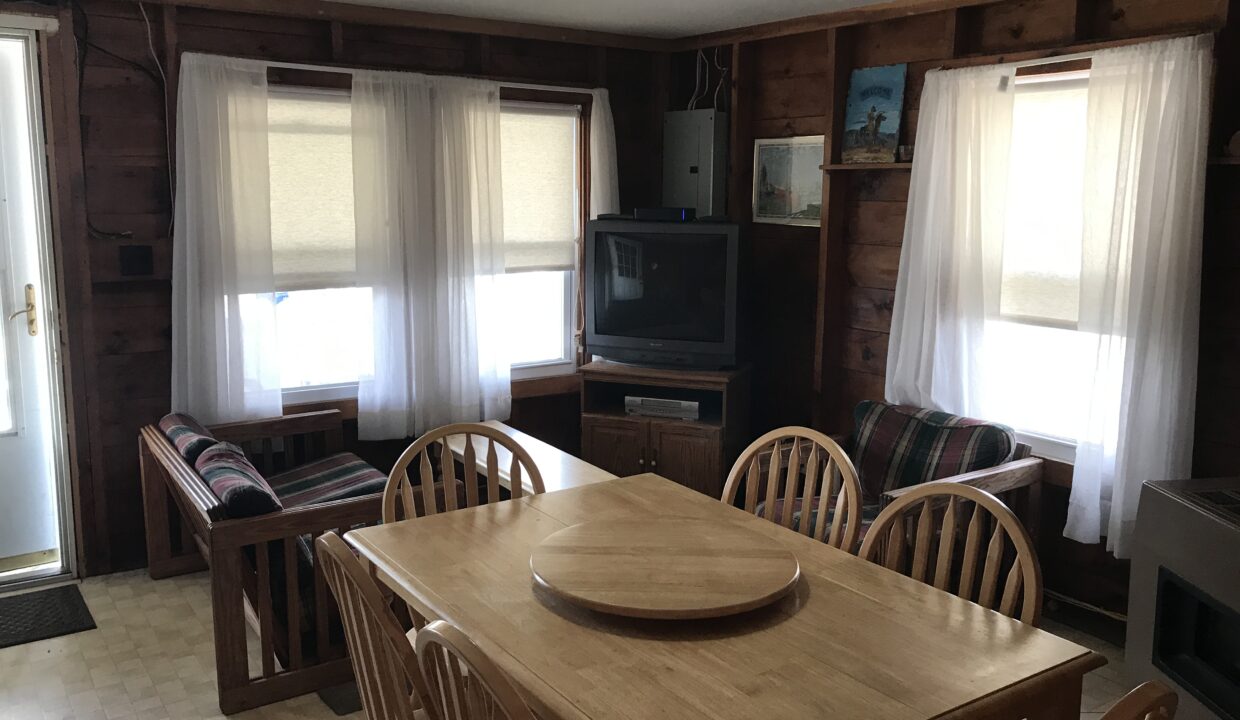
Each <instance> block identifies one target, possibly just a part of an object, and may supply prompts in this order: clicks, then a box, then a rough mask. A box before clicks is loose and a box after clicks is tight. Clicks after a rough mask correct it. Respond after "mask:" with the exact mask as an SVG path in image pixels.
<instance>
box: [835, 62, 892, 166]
mask: <svg viewBox="0 0 1240 720" xmlns="http://www.w3.org/2000/svg"><path fill="white" fill-rule="evenodd" d="M907 71H908V65H883V66H881V67H869V68H858V69H856V70H853V72H852V78H851V79H850V80H849V83H848V104H847V105H846V106H845V112H844V142H843V152H842V157H841V160H843V161H844V162H846V163H893V162H895V161H896V146H897V145H899V143H900V139H899V138H900V115H901V114H902V113H903V112H904V77H905V75H906V74H907Z"/></svg>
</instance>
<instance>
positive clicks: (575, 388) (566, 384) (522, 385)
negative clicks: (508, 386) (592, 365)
mask: <svg viewBox="0 0 1240 720" xmlns="http://www.w3.org/2000/svg"><path fill="white" fill-rule="evenodd" d="M579 392H581V376H580V375H578V374H577V373H569V374H566V375H552V376H550V377H542V378H529V379H526V380H513V381H512V399H513V400H524V399H525V398H534V397H546V396H548V395H575V394H577V393H579Z"/></svg>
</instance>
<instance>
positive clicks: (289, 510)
mask: <svg viewBox="0 0 1240 720" xmlns="http://www.w3.org/2000/svg"><path fill="white" fill-rule="evenodd" d="M174 417H183V416H169V418H174ZM169 418H165V419H164V421H161V423H160V425H148V426H146V427H143V428H142V429H141V430H140V431H139V437H138V452H139V457H140V462H141V479H142V493H143V503H144V511H145V515H146V538H147V550H148V557H149V564H150V565H149V568H150V569H149V572H150V575H151V577H152V578H165V577H170V576H173V575H179V574H183V573H188V572H194V571H198V570H201V569H203V568H209V570H210V576H211V604H212V614H213V618H214V632H215V658H216V660H215V661H216V674H217V681H218V687H219V704H220V710H221V711H223V712H224V713H235V712H239V711H241V710H245V709H249V708H253V707H257V706H260V705H266V704H269V703H272V702H277V701H279V700H282V699H285V698H289V697H294V696H297V695H302V694H305V693H307V692H312V691H315V690H318V689H321V688H325V687H330V686H333V685H337V684H340V683H343V682H347V681H349V680H351V679H352V677H353V673H352V668H351V666H350V664H349V659H348V656H347V652H346V649H345V646H344V641H343V637H342V635H341V633H340V626H339V616H338V613H337V610H336V608H335V606H334V600H333V598H332V597H331V593H330V592H329V591H328V589H327V585H326V582H325V579H324V577H323V574H322V571H321V568H320V566H319V564H318V563H317V562H314V560H315V558H314V542H313V540H314V538H316V537H317V536H318V535H320V534H322V533H323V532H325V531H328V530H334V531H336V532H337V533H339V534H344V532H346V531H348V530H349V529H352V528H355V527H360V526H365V525H372V524H376V523H378V522H379V519H380V516H381V503H382V486H383V481H385V480H386V477H385V476H383V475H382V474H381V473H378V471H375V470H374V469H373V468H369V466H368V465H367V466H364V467H362V466H358V465H357V464H356V463H360V462H361V461H360V460H357V458H356V457H355V456H348V455H347V454H341V453H340V450H341V446H342V442H343V433H342V428H341V417H340V413H339V411H336V410H327V411H322V412H311V413H304V414H299V415H288V416H284V417H280V418H273V419H267V420H256V421H250V422H239V423H231V424H227V425H218V426H214V427H212V428H210V429H209V430H206V433H207V434H208V435H209V436H211V437H212V439H213V440H214V441H220V442H227V443H233V444H235V445H237V446H239V447H240V448H241V449H242V450H243V451H244V454H245V456H246V457H247V458H248V459H249V461H250V463H252V465H253V466H254V468H256V469H257V470H258V471H259V472H261V473H262V477H263V478H264V479H267V480H269V481H270V489H272V490H274V491H275V492H276V495H277V496H279V495H280V494H281V493H280V490H281V488H287V489H289V494H285V496H284V501H283V502H282V503H280V504H281V505H282V507H280V508H279V509H276V510H274V511H271V512H265V513H263V514H259V515H255V516H252V517H230V516H229V515H230V513H229V511H228V510H229V506H228V505H227V504H226V503H225V502H223V501H222V500H221V498H220V497H218V496H217V495H216V494H215V492H213V491H212V489H211V487H210V486H209V485H208V483H207V482H206V481H205V480H204V479H203V476H202V475H201V474H200V473H199V471H198V470H196V469H195V466H194V464H193V463H192V462H190V460H191V459H193V457H192V456H191V457H190V458H187V456H186V454H184V453H183V452H182V451H181V450H180V449H178V443H177V442H174V441H173V440H172V439H170V435H169V433H168V432H167V431H165V430H164V429H161V426H163V425H165V424H171V425H175V423H176V421H170V422H169ZM197 427H198V429H201V426H197ZM198 442H200V443H202V444H204V445H205V444H206V441H202V440H200V441H198ZM342 464H348V465H349V468H350V472H349V473H344V474H343V475H342V473H341V472H340V471H339V468H340V467H341V466H342ZM363 465H364V464H363ZM324 467H327V468H328V470H326V471H323V470H322V468H324ZM332 468H335V469H334V470H332ZM366 468H369V471H366ZM331 472H334V473H335V475H334V476H332V477H334V478H335V480H332V481H331V483H326V482H325V483H321V484H320V486H319V487H320V488H326V490H327V491H328V492H316V491H315V485H314V481H315V479H316V478H321V477H328V475H326V474H323V473H329V474H330V473H331ZM316 473H320V474H319V475H316ZM345 475H347V477H345ZM342 477H343V480H341V478H342ZM357 477H362V478H363V479H364V482H354V483H353V484H352V485H350V482H351V481H352V480H355V479H356V478H357ZM289 478H291V479H292V480H296V481H297V483H296V484H294V483H292V482H290V481H288V479H289ZM327 485H331V487H326V486H327ZM376 487H377V491H376ZM307 488H309V490H307ZM359 493H365V494H361V495H360V496H357V495H358V494H359ZM335 498H341V499H335ZM247 623H248V624H249V625H251V626H252V627H253V629H254V631H255V634H256V635H257V636H258V643H257V647H256V648H255V647H251V646H250V645H251V644H250V642H249V640H248V639H247V633H246V626H247Z"/></svg>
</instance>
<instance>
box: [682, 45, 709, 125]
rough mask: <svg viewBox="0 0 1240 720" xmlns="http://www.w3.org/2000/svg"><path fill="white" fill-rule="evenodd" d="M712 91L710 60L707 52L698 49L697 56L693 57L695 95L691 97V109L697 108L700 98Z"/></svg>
mask: <svg viewBox="0 0 1240 720" xmlns="http://www.w3.org/2000/svg"><path fill="white" fill-rule="evenodd" d="M709 91H710V62H709V61H708V60H707V59H706V53H705V52H703V51H701V50H698V51H697V57H695V58H694V59H693V97H692V98H690V99H689V107H688V108H687V109H689V110H696V109H697V104H698V100H701V99H702V98H704V97H706V93H707V92H709Z"/></svg>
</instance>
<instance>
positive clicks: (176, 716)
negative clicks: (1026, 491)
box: [0, 571, 1126, 720]
mask: <svg viewBox="0 0 1240 720" xmlns="http://www.w3.org/2000/svg"><path fill="white" fill-rule="evenodd" d="M82 595H83V597H85V598H86V603H87V605H88V606H89V607H90V610H91V613H92V614H93V615H94V616H95V623H96V624H97V625H98V626H99V627H98V629H96V630H91V631H89V632H84V633H78V634H76V635H67V636H64V637H59V638H53V639H51V640H43V641H40V642H36V643H29V644H27V645H19V646H16V647H11V648H5V649H0V720H45V719H50V718H56V719H58V720H70V719H72V720H128V719H133V720H198V719H203V720H205V719H207V718H211V719H219V718H222V717H224V716H222V715H221V714H220V711H219V707H218V705H217V704H216V695H215V660H214V657H213V654H214V653H213V648H212V640H211V600H210V595H209V587H208V585H207V576H206V574H204V573H199V574H195V575H186V576H184V577H179V578H172V579H169V580H161V581H159V582H155V581H152V580H151V579H150V578H148V577H147V575H146V572H145V571H136V572H129V573H118V574H116V575H108V576H105V577H99V578H91V579H89V580H86V581H85V582H83V583H82ZM1045 629H1046V630H1049V631H1050V632H1054V633H1056V634H1058V635H1062V636H1064V637H1067V638H1068V639H1070V640H1073V641H1074V642H1078V643H1080V644H1082V645H1085V646H1087V647H1090V648H1092V649H1094V650H1096V651H1098V652H1100V653H1103V654H1104V655H1106V656H1107V657H1108V658H1109V659H1110V661H1111V662H1110V664H1109V665H1107V666H1106V667H1104V668H1102V669H1100V670H1097V671H1095V672H1093V673H1091V674H1090V675H1089V676H1087V677H1086V678H1085V689H1084V700H1083V704H1082V713H1081V720H1096V719H1097V718H1101V717H1102V713H1103V711H1105V710H1106V709H1107V708H1108V707H1110V706H1111V704H1112V703H1114V702H1115V700H1116V699H1118V698H1119V697H1120V696H1121V695H1122V694H1123V693H1124V692H1125V690H1126V688H1125V686H1124V683H1125V680H1124V675H1123V651H1122V650H1121V649H1120V648H1117V647H1115V646H1113V645H1108V644H1107V643H1104V642H1102V641H1100V640H1098V639H1096V638H1093V637H1091V636H1088V635H1085V634H1083V633H1079V632H1077V631H1075V630H1073V629H1071V628H1067V627H1065V626H1062V625H1055V624H1052V623H1049V622H1048V623H1046V625H1045ZM250 645H251V647H253V646H256V645H257V642H256V641H254V640H253V639H252V640H251V642H250ZM231 717H232V718H233V719H234V720H254V719H259V718H261V719H264V720H267V719H270V720H286V719H287V720H292V719H293V718H297V719H299V720H319V719H320V718H321V719H322V720H334V719H335V718H336V717H337V716H336V715H335V714H334V713H332V711H331V710H330V709H328V707H327V706H326V705H324V704H323V703H322V702H321V701H320V700H319V699H318V697H317V696H315V695H305V696H302V697H299V698H294V699H292V700H288V701H285V702H282V703H279V704H276V705H269V706H267V707H263V708H259V709H257V710H251V711H249V712H245V713H241V714H239V715H233V716H231ZM347 717H348V718H349V719H350V720H352V719H355V718H363V717H364V716H363V714H362V713H355V714H353V715H349V716H347Z"/></svg>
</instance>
